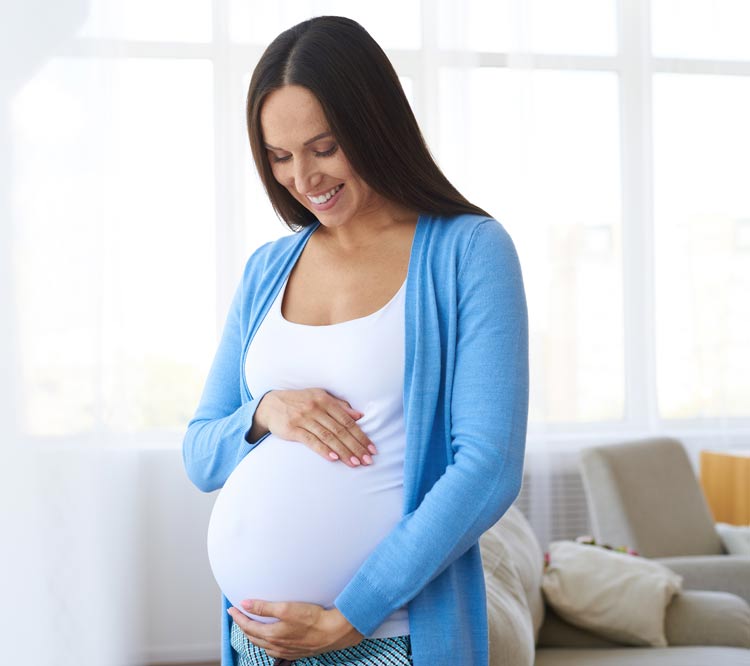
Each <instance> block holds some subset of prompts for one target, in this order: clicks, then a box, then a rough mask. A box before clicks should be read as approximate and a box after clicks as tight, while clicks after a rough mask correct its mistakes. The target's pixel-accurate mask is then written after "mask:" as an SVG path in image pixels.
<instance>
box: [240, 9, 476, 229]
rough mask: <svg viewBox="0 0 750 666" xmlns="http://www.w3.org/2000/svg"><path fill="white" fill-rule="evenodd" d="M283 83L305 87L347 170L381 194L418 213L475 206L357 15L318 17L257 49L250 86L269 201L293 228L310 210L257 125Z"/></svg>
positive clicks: (252, 130) (254, 145)
mask: <svg viewBox="0 0 750 666" xmlns="http://www.w3.org/2000/svg"><path fill="white" fill-rule="evenodd" d="M285 85H298V86H303V87H305V88H307V89H308V90H309V91H310V92H311V93H312V94H313V95H314V96H315V97H316V98H317V100H318V102H319V103H320V105H321V107H322V108H323V112H324V114H325V116H326V119H327V120H328V123H329V125H330V130H331V132H332V133H333V136H334V137H335V138H336V141H337V142H338V144H339V146H340V147H341V149H342V150H343V152H344V155H346V158H347V160H348V161H349V163H350V164H351V166H352V169H354V171H355V172H356V173H357V174H358V175H359V176H360V177H361V178H362V180H364V181H365V182H366V183H367V184H368V185H369V186H370V187H371V188H372V189H373V190H375V191H376V192H378V193H379V194H381V195H382V196H383V197H385V198H386V199H389V200H391V201H393V202H396V203H398V204H401V205H403V206H405V207H407V208H410V209H412V210H415V211H418V212H425V213H437V214H451V213H476V214H479V215H483V216H486V217H491V216H490V215H488V214H487V213H486V212H485V211H484V210H482V209H481V208H479V207H478V206H475V205H474V204H472V203H470V202H469V201H467V200H466V199H465V198H464V197H463V195H462V194H461V193H460V192H459V191H458V190H457V189H456V188H455V187H453V185H451V183H450V181H449V180H448V179H447V178H446V177H445V175H444V174H443V172H442V171H441V170H440V167H438V165H437V164H436V163H435V160H434V159H433V157H432V155H431V154H430V151H429V149H428V148H427V144H426V143H425V140H424V137H423V136H422V132H421V131H420V129H419V125H418V124H417V120H416V118H415V117H414V113H413V112H412V110H411V107H410V106H409V101H408V100H407V98H406V95H405V94H404V91H403V88H402V87H401V82H400V81H399V80H398V76H397V75H396V71H395V70H394V69H393V65H392V64H391V62H390V60H388V57H387V56H386V54H385V53H384V52H383V49H381V48H380V46H379V45H378V43H377V42H376V41H375V40H374V39H373V38H372V37H371V36H370V34H369V33H368V32H367V31H366V30H365V29H364V28H363V27H362V26H361V25H360V24H359V23H357V22H356V21H353V20H352V19H349V18H345V17H343V16H318V17H316V18H312V19H309V20H307V21H303V22H302V23H298V24H297V25H295V26H293V27H292V28H289V29H288V30H285V31H284V32H282V33H281V34H280V35H279V36H278V37H276V39H274V40H273V41H272V42H271V44H270V45H269V46H268V48H267V49H266V50H265V52H264V53H263V55H262V56H261V58H260V60H259V61H258V64H257V65H256V67H255V70H254V71H253V76H252V79H251V81H250V88H249V90H248V93H247V130H248V135H249V138H250V147H251V150H252V153H253V159H254V160H255V165H256V167H257V168H258V173H259V174H260V177H261V180H262V181H263V185H264V187H265V189H266V192H267V193H268V196H269V198H270V200H271V204H272V205H273V207H274V210H275V211H276V213H277V214H278V215H279V217H280V218H281V219H282V220H284V221H285V222H286V224H287V226H288V227H289V228H290V229H292V230H294V231H297V230H299V229H300V228H301V227H306V226H308V225H309V224H312V223H313V222H314V221H315V219H316V218H315V216H314V214H313V213H312V212H311V211H310V210H308V209H307V208H305V207H304V206H303V205H302V204H300V203H299V202H298V201H297V200H296V199H295V198H294V197H293V196H291V195H290V194H289V192H288V191H287V190H286V188H285V187H283V186H282V185H280V184H279V182H278V181H277V180H276V179H275V178H274V176H273V172H272V171H271V166H270V164H269V160H268V157H267V155H266V151H265V148H264V146H263V144H264V141H263V134H262V128H261V125H260V112H261V108H262V106H263V102H264V100H265V98H266V97H267V96H268V95H269V94H270V93H271V92H273V91H274V90H277V89H278V88H281V87H283V86H285Z"/></svg>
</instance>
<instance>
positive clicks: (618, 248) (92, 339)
mask: <svg viewBox="0 0 750 666" xmlns="http://www.w3.org/2000/svg"><path fill="white" fill-rule="evenodd" d="M259 7H260V5H258V4H257V3H253V2H247V1H245V0H214V1H213V2H210V1H209V0H191V1H190V2H179V3H178V2H175V1H174V0H158V1H153V0H149V2H145V0H138V1H137V2H135V1H134V2H128V3H121V2H114V1H113V0H96V1H95V2H92V3H90V9H89V13H88V14H87V15H86V16H85V17H82V18H81V20H80V21H79V22H78V24H76V27H75V28H71V29H70V34H69V35H68V36H67V37H68V38H67V39H64V40H58V41H56V42H51V43H50V46H49V48H48V50H47V51H45V52H43V53H42V54H39V53H36V52H35V53H33V54H32V53H31V51H29V53H28V54H26V55H28V57H29V59H30V60H31V57H32V55H33V57H34V61H35V62H37V61H38V62H40V66H39V67H38V68H36V69H34V70H33V72H32V71H31V70H30V73H29V75H28V78H27V79H26V80H25V81H23V82H22V83H21V85H20V86H19V87H18V88H17V89H16V90H15V94H14V95H13V96H12V98H11V105H10V114H9V116H8V118H9V122H10V136H11V137H12V156H13V157H12V160H13V161H12V167H13V168H12V183H11V185H10V193H11V196H10V206H11V216H10V217H11V219H12V220H13V233H12V243H13V246H12V248H13V250H12V257H13V261H12V268H11V269H10V270H9V271H8V274H9V275H10V278H11V284H12V292H13V295H14V301H15V303H16V316H15V317H14V318H13V322H14V326H15V334H14V336H13V340H14V341H15V344H16V345H17V349H16V353H15V354H14V358H15V363H16V364H17V367H18V374H19V376H20V378H21V392H20V397H19V398H18V404H19V408H20V409H19V418H20V420H21V424H22V428H23V430H24V431H25V433H26V434H27V435H28V436H29V437H34V438H46V439H49V438H51V439H53V440H55V441H57V440H65V439H67V438H76V439H77V440H82V439H83V440H86V441H90V442H91V443H92V445H100V444H101V443H102V442H123V443H126V444H128V445H130V444H135V445H138V446H148V445H150V444H154V443H156V444H166V445H168V446H175V445H177V444H178V442H179V441H180V440H181V437H182V433H183V432H184V428H185V425H186V423H187V421H188V420H189V418H190V417H191V416H192V414H193V412H194V410H195V408H196V406H197V403H198V400H199V397H200V392H201V389H202V386H203V382H204V380H205V376H206V373H207V371H208V368H209V365H210V362H211V359H212V357H213V353H214V351H215V348H216V344H217V341H218V336H219V334H220V332H221V328H222V326H223V324H224V318H225V314H226V311H227V308H228V306H229V302H230V299H231V297H232V294H233V291H234V289H235V287H236V284H237V280H238V278H239V275H240V273H241V270H242V267H243V266H244V263H245V260H246V259H247V257H248V255H249V254H250V253H251V252H252V250H253V249H254V248H255V247H257V246H259V245H260V244H261V243H263V242H265V241H267V240H271V239H274V238H277V237H279V236H281V235H283V234H286V233H288V230H287V229H286V227H285V226H284V225H283V223H282V222H280V221H279V220H278V219H277V218H276V216H275V214H274V213H273V211H272V209H271V206H270V204H269V202H268V200H267V197H266V195H265V193H264V191H263V188H262V186H261V184H260V181H259V179H258V176H257V174H256V173H255V167H254V165H253V163H252V158H251V155H250V150H249V146H248V143H247V134H246V129H245V124H244V123H245V117H244V101H245V94H246V91H247V86H248V83H249V78H250V73H251V72H252V69H253V67H254V65H255V63H256V62H257V60H258V58H259V57H260V55H261V53H262V52H263V50H264V49H265V47H266V46H267V44H268V42H269V41H270V40H271V39H272V38H273V37H274V36H275V35H276V34H278V33H279V32H280V31H281V30H283V29H285V28H287V27H290V26H291V25H293V24H294V23H296V22H298V21H301V20H303V19H305V18H308V17H310V16H314V15H319V14H343V15H346V16H350V17H351V18H354V19H355V20H358V21H360V22H361V23H362V24H363V25H364V26H365V28H367V29H368V30H369V31H370V32H371V34H372V35H373V37H374V38H375V39H376V40H378V42H379V43H380V44H381V45H382V46H383V47H384V48H385V49H386V50H387V52H388V55H389V57H390V58H391V60H392V62H393V63H394V66H395V67H396V70H397V71H398V73H399V75H400V77H401V81H402V83H403V85H404V88H405V90H406V92H407V96H408V97H409V100H410V102H411V104H412V107H413V108H414V110H415V113H416V115H417V118H418V120H419V122H420V125H421V127H422V129H423V132H424V134H425V136H426V138H427V139H428V142H429V144H430V147H431V149H432V151H433V154H434V155H435V156H436V158H437V159H438V162H439V163H440V165H441V167H442V168H443V170H444V171H445V173H446V174H447V176H448V177H449V178H450V179H451V180H452V182H454V184H455V185H456V186H457V187H458V189H459V190H460V191H461V192H462V193H463V194H464V195H466V196H467V198H469V199H470V200H472V201H474V202H475V203H477V204H478V205H480V206H482V207H483V208H485V209H487V210H489V211H490V212H491V213H492V214H493V215H494V216H495V217H496V218H497V219H498V220H500V221H501V222H502V223H503V224H504V225H505V226H506V228H507V229H508V231H509V232H510V234H511V236H512V237H513V239H514V241H515V243H516V246H517V248H518V250H519V254H520V256H521V262H522V266H523V270H524V278H525V283H526V289H527V296H528V300H529V308H530V334H531V371H532V377H531V387H532V395H531V411H530V420H531V431H532V436H533V434H534V432H535V431H536V432H539V431H544V437H545V438H551V439H554V438H555V437H558V436H560V437H563V438H564V437H578V436H579V435H580V434H581V433H597V434H599V433H602V432H605V431H606V432H608V433H614V432H617V433H620V432H623V433H624V432H635V431H643V432H646V431H649V430H652V431H653V430H654V429H661V430H664V429H665V428H672V429H673V428H674V427H677V426H679V427H684V428H689V427H695V426H699V427H701V428H726V427H727V424H729V423H731V424H732V425H735V424H736V425H737V426H738V427H743V428H746V427H747V425H748V417H749V416H750V389H748V382H747V380H746V377H747V376H748V374H750V336H749V335H748V330H749V329H750V305H748V303H750V299H748V298H747V296H746V294H748V293H750V196H748V194H747V186H746V183H748V182H750V167H748V163H747V160H745V159H744V157H743V156H745V155H747V154H748V151H749V150H750V134H749V133H748V132H747V129H746V126H747V121H746V119H747V118H748V117H750V51H748V41H747V39H745V31H744V30H743V29H744V26H747V25H750V5H748V3H746V2H744V1H743V0H734V1H732V0H715V1H712V2H708V0H691V1H687V0H634V1H633V2H626V1H624V0H620V2H616V1H615V0H610V1H605V0H570V1H569V2H565V3H560V2H555V1H554V0H502V1H498V2H493V3H487V2H480V1H479V0H468V1H466V2H458V1H454V0H439V1H438V2H434V3H433V2H419V1H418V0H401V1H400V2H395V0H387V1H386V0H383V1H382V2H379V3H377V4H376V5H370V4H367V3H346V2H342V1H334V0H327V1H324V0H320V1H315V0H308V1H305V2H276V3H272V4H271V5H268V4H265V5H263V11H259ZM177 15H179V20H175V16H177ZM394 16H398V20H397V21H396V20H393V17H394ZM71 25H73V22H72V21H71ZM29 48H31V47H29ZM36 48H41V47H36ZM21 55H24V54H21Z"/></svg>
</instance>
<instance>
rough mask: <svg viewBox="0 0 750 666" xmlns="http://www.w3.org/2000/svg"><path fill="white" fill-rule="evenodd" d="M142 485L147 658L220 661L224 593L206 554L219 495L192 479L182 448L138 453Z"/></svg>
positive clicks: (157, 659) (145, 655) (151, 660)
mask: <svg viewBox="0 0 750 666" xmlns="http://www.w3.org/2000/svg"><path fill="white" fill-rule="evenodd" d="M138 455H139V458H140V467H141V483H142V496H141V499H142V507H141V519H142V521H143V524H142V529H143V557H144V561H145V563H146V565H145V575H144V587H143V591H144V599H145V603H146V605H147V608H148V627H147V631H146V633H145V637H144V638H145V640H144V646H143V660H144V662H146V663H148V662H159V661H163V662H167V661H177V660H181V659H184V660H190V659H194V660H209V659H217V660H218V659H219V642H220V626H221V625H220V620H221V613H222V609H221V592H220V591H219V588H218V587H217V585H216V583H215V582H214V579H213V576H212V575H211V570H210V567H209V564H208V556H207V554H206V530H207V527H208V520H209V517H210V515H211V508H212V507H213V503H214V500H215V498H216V495H217V494H218V493H210V494H206V493H202V492H201V491H199V490H198V489H197V488H196V487H195V486H194V485H193V484H192V483H191V482H190V481H189V480H188V478H187V476H186V474H185V471H184V467H183V464H182V455H181V453H180V451H177V450H160V451H141V452H139V454H138Z"/></svg>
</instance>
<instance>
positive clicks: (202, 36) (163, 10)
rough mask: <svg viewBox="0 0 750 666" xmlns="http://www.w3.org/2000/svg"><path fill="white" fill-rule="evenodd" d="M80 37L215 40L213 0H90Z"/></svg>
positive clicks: (178, 40)
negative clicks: (213, 36) (212, 23)
mask: <svg viewBox="0 0 750 666" xmlns="http://www.w3.org/2000/svg"><path fill="white" fill-rule="evenodd" d="M86 7H87V10H88V12H87V14H86V18H85V22H84V23H83V26H82V27H81V29H80V31H79V32H78V36H79V37H98V38H109V39H134V40H143V41H175V42H208V41H211V0H191V1H190V2H184V1H181V0H128V1H127V2H122V0H89V2H87V3H86Z"/></svg>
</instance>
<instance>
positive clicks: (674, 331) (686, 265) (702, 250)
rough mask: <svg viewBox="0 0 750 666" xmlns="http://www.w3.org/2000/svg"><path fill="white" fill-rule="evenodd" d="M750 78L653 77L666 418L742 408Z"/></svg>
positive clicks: (747, 362) (748, 400) (747, 359)
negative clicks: (749, 79)
mask: <svg viewBox="0 0 750 666" xmlns="http://www.w3.org/2000/svg"><path fill="white" fill-rule="evenodd" d="M748 118H750V81H748V80H745V79H743V78H741V77H730V76H727V77H720V76H686V75H674V74H657V75H656V76H655V77H654V168H655V174H654V186H655V192H654V197H655V198H654V212H655V242H656V324H657V331H656V333H657V335H656V350H657V355H656V358H657V375H658V398H659V410H660V412H661V414H662V416H664V417H665V418H696V417H717V416H745V417H746V416H748V414H750V382H749V381H748V377H750V335H749V334H748V331H750V298H749V297H748V294H750V248H749V247H748V245H749V242H748V240H749V239H748V233H750V232H749V231H748V229H749V228H750V195H749V194H748V183H750V163H748V160H747V155H748V154H750V132H748V131H747V122H748V121H747V119H748Z"/></svg>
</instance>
